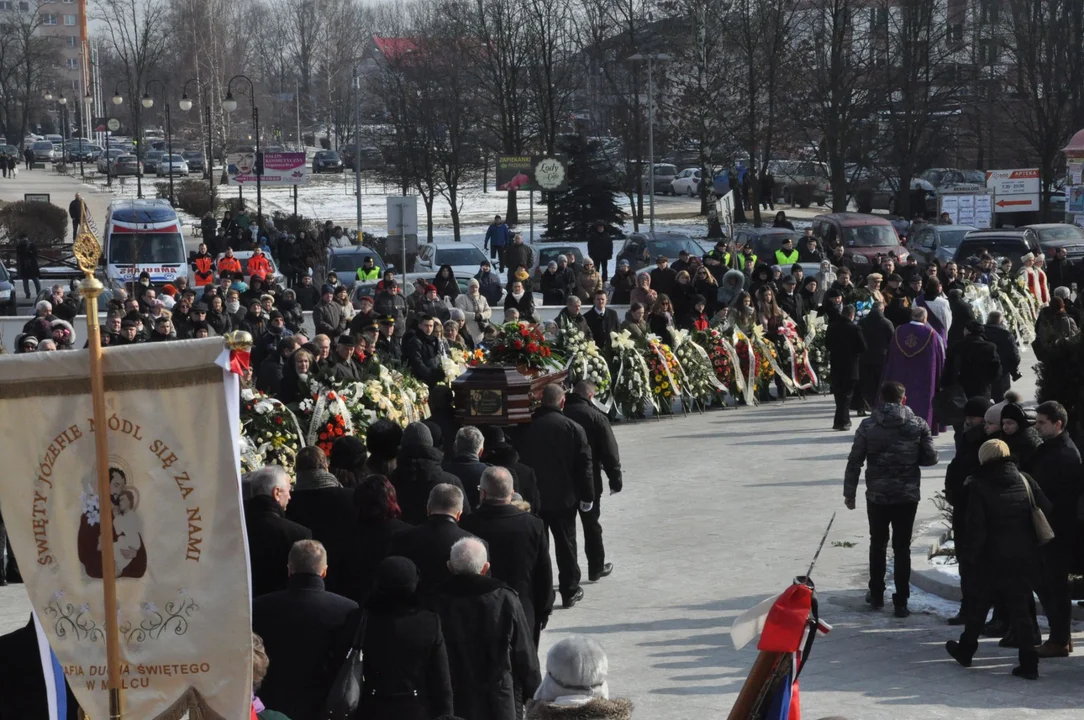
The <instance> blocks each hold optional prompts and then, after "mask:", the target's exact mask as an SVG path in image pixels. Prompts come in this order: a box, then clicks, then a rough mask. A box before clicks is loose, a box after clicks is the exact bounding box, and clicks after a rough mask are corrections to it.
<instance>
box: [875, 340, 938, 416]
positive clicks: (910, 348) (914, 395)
mask: <svg viewBox="0 0 1084 720" xmlns="http://www.w3.org/2000/svg"><path fill="white" fill-rule="evenodd" d="M944 365H945V343H944V342H943V341H942V340H941V335H940V334H939V333H938V332H937V331H936V330H934V329H933V328H932V327H930V326H929V325H918V324H916V323H913V322H910V323H907V324H906V325H901V326H899V327H898V328H896V332H895V334H894V335H893V337H892V342H890V343H889V344H888V359H887V360H886V361H885V369H884V373H883V374H882V375H881V382H882V383H887V382H898V383H901V384H902V385H903V387H904V388H905V390H906V391H907V402H906V405H907V407H909V408H911V410H913V411H914V413H915V415H917V416H918V417H920V418H922V419H923V420H925V421H926V424H927V425H929V426H930V430H931V431H932V432H933V433H934V434H936V433H937V425H936V424H935V423H934V419H933V398H934V394H935V393H936V392H937V387H938V384H939V383H940V380H941V370H942V369H943V368H944Z"/></svg>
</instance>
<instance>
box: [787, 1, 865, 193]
mask: <svg viewBox="0 0 1084 720" xmlns="http://www.w3.org/2000/svg"><path fill="white" fill-rule="evenodd" d="M865 7H866V3H864V2H862V1H861V0H811V1H810V2H809V3H808V4H807V5H806V9H805V11H804V12H803V13H802V15H801V17H800V18H799V31H800V33H801V35H802V38H803V40H802V42H801V43H800V49H799V53H800V55H799V58H800V60H801V63H800V65H801V67H802V68H803V69H804V70H803V72H802V73H800V74H799V76H798V82H799V83H800V85H799V97H801V107H802V108H803V112H802V115H803V120H804V122H803V124H802V130H803V132H804V133H805V136H806V138H807V140H808V141H809V142H810V143H816V144H818V145H819V151H820V153H819V154H820V156H821V157H822V158H823V159H824V161H825V162H826V163H827V164H828V170H829V177H830V179H831V183H832V209H833V210H834V211H835V212H842V211H845V210H846V209H847V201H848V190H849V186H850V185H851V183H852V182H853V181H854V179H855V178H853V177H848V174H847V170H846V165H847V163H848V161H850V160H851V159H854V160H855V161H857V162H859V163H861V162H862V160H863V159H864V158H865V156H866V154H865V153H864V152H861V150H862V149H863V148H862V146H863V144H864V143H863V138H862V128H863V127H864V126H866V124H867V121H868V119H869V112H870V85H871V84H873V83H875V82H877V79H876V78H875V77H873V76H871V74H870V42H869V34H868V33H865V32H862V30H863V28H862V27H858V28H856V24H858V20H859V18H858V17H857V16H858V14H859V13H860V12H863V11H865Z"/></svg>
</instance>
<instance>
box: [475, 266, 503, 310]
mask: <svg viewBox="0 0 1084 720" xmlns="http://www.w3.org/2000/svg"><path fill="white" fill-rule="evenodd" d="M474 279H475V280H477V281H478V292H480V293H481V294H482V297H484V298H485V299H486V300H487V301H488V302H489V304H490V305H491V306H493V307H496V305H497V304H498V303H499V302H500V300H501V293H502V292H504V283H503V282H501V276H500V275H498V274H497V273H495V272H493V270H492V266H491V265H490V264H489V260H483V261H482V265H481V267H480V268H479V270H478V273H477V274H476V275H475V276H474Z"/></svg>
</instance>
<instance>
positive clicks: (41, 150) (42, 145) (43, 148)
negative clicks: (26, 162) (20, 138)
mask: <svg viewBox="0 0 1084 720" xmlns="http://www.w3.org/2000/svg"><path fill="white" fill-rule="evenodd" d="M30 149H31V150H32V151H33V153H34V162H43V163H51V162H52V161H53V158H54V157H55V151H54V149H53V144H52V143H51V142H49V141H48V140H38V141H37V142H35V143H34V144H33V145H31V146H30Z"/></svg>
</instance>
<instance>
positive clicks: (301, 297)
mask: <svg viewBox="0 0 1084 720" xmlns="http://www.w3.org/2000/svg"><path fill="white" fill-rule="evenodd" d="M294 293H295V294H296V295H297V304H298V305H300V306H301V309H302V311H305V312H311V311H312V310H313V309H314V308H315V307H316V306H317V305H318V304H319V303H320V291H319V289H318V288H317V287H316V286H315V285H313V284H312V275H310V274H309V273H308V271H305V272H303V273H301V280H300V282H298V284H297V285H295V286H294Z"/></svg>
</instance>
